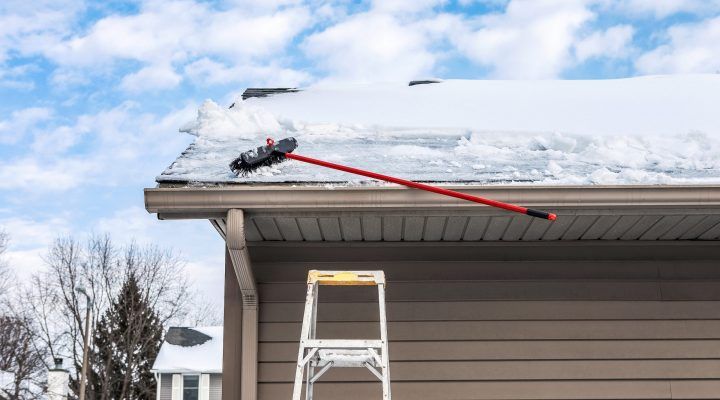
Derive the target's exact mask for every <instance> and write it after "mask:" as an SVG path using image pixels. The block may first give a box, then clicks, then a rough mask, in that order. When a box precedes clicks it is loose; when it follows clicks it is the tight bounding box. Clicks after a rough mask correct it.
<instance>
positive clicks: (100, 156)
mask: <svg viewBox="0 0 720 400" xmlns="http://www.w3.org/2000/svg"><path fill="white" fill-rule="evenodd" d="M196 110H197V106H196V105H193V104H188V105H187V106H185V107H182V108H179V109H176V110H173V111H171V112H169V113H168V114H166V115H156V114H152V113H146V112H142V110H140V109H139V107H138V105H137V104H135V103H132V102H125V103H123V104H121V105H119V106H117V107H114V108H111V109H107V110H103V111H101V112H98V113H96V114H85V115H80V116H78V117H77V118H76V119H75V121H74V122H73V123H72V124H69V125H62V126H58V127H55V128H53V129H47V130H37V131H35V132H34V141H33V144H32V149H33V152H32V153H27V154H23V155H20V156H18V157H16V158H9V159H5V160H0V189H7V190H13V189H20V190H24V191H28V192H34V193H44V192H49V191H66V190H69V189H72V188H76V187H81V186H86V185H100V186H114V185H119V184H128V183H135V184H143V183H144V184H151V182H152V180H153V178H154V176H155V174H157V173H158V172H159V171H161V170H162V168H163V167H165V166H167V164H169V162H170V161H171V160H172V159H173V157H176V156H177V155H178V154H179V153H180V152H181V151H182V150H183V149H184V148H185V147H186V146H187V143H188V142H189V137H188V136H187V135H183V134H180V133H178V127H179V126H181V125H182V124H183V123H185V122H187V121H188V120H190V119H191V118H192V116H193V115H194V113H195V112H196Z"/></svg>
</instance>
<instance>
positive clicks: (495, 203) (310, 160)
mask: <svg viewBox="0 0 720 400" xmlns="http://www.w3.org/2000/svg"><path fill="white" fill-rule="evenodd" d="M285 156H286V157H287V158H290V159H293V160H298V161H303V162H306V163H310V164H315V165H319V166H321V167H327V168H332V169H337V170H339V171H345V172H349V173H351V174H357V175H362V176H367V177H369V178H374V179H380V180H383V181H387V182H392V183H397V184H400V185H404V186H407V187H411V188H415V189H420V190H426V191H428V192H434V193H438V194H442V195H445V196H451V197H456V198H458V199H463V200H468V201H473V202H475V203H481V204H487V205H489V206H492V207H498V208H502V209H505V210H508V211H513V212H517V213H520V214H526V215H530V216H533V217H538V218H544V219H548V220H550V221H555V219H556V218H557V215H555V214H553V213H548V212H545V211H538V210H533V209H531V208H525V207H520V206H516V205H514V204H509V203H503V202H502V201H497V200H490V199H486V198H484V197H479V196H473V195H471V194H466V193H460V192H456V191H454V190H449V189H443V188H439V187H436V186H431V185H426V184H424V183H418V182H413V181H409V180H406V179H400V178H395V177H392V176H388V175H383V174H378V173H375V172H370V171H365V170H362V169H357V168H352V167H346V166H344V165H340V164H335V163H331V162H327V161H322V160H318V159H315V158H310V157H305V156H300V155H297V154H293V153H285Z"/></svg>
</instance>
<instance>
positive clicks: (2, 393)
mask: <svg viewBox="0 0 720 400" xmlns="http://www.w3.org/2000/svg"><path fill="white" fill-rule="evenodd" d="M14 391H15V374H13V373H12V372H7V371H3V370H0V400H5V399H7V398H8V396H6V393H14Z"/></svg>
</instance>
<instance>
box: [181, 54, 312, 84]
mask: <svg viewBox="0 0 720 400" xmlns="http://www.w3.org/2000/svg"><path fill="white" fill-rule="evenodd" d="M184 73H185V75H187V76H188V77H189V78H190V79H191V80H193V81H195V82H197V83H199V84H203V85H224V84H228V83H237V82H253V83H254V84H255V85H258V86H273V87H285V86H291V87H295V86H300V85H302V84H304V83H307V82H308V81H310V79H311V76H310V74H308V73H306V72H303V71H298V70H294V69H291V68H283V67H281V66H277V65H275V64H273V63H268V64H264V65H238V66H232V67H231V66H227V65H225V64H223V63H220V62H216V61H213V60H211V59H209V58H203V59H200V60H197V61H195V62H193V63H191V64H188V65H187V66H186V67H185V70H184Z"/></svg>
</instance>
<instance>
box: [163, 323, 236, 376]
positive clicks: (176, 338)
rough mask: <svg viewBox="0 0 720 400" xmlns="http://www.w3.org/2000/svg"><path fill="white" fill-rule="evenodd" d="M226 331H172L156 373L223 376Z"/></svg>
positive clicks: (198, 329)
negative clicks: (215, 374)
mask: <svg viewBox="0 0 720 400" xmlns="http://www.w3.org/2000/svg"><path fill="white" fill-rule="evenodd" d="M222 344H223V327H222V326H205V327H195V328H187V327H171V328H169V329H168V332H167V334H166V335H165V340H164V341H163V344H162V346H161V347H160V352H159V353H158V356H157V358H156V359H155V363H153V367H152V370H153V371H155V372H160V373H163V372H167V373H174V372H196V373H222Z"/></svg>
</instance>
